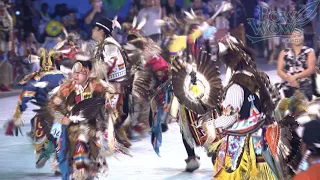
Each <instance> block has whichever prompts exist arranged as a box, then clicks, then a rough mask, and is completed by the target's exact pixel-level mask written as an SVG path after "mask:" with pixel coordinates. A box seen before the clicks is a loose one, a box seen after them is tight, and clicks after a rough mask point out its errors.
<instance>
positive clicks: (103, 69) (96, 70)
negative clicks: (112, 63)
mask: <svg viewBox="0 0 320 180" xmlns="http://www.w3.org/2000/svg"><path fill="white" fill-rule="evenodd" d="M107 74H108V69H107V66H106V65H105V62H103V61H99V60H95V62H94V63H93V64H92V75H93V76H96V77H98V78H100V79H108V77H107Z"/></svg>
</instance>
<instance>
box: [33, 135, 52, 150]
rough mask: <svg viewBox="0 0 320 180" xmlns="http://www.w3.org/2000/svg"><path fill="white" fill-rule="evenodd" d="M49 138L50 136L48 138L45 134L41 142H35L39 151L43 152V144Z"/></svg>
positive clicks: (35, 146)
mask: <svg viewBox="0 0 320 180" xmlns="http://www.w3.org/2000/svg"><path fill="white" fill-rule="evenodd" d="M47 140H48V138H47V136H45V137H44V138H43V139H42V141H41V142H39V143H36V142H33V146H34V149H35V150H36V152H37V153H40V152H41V150H42V148H43V145H44V144H45V143H46V142H47Z"/></svg>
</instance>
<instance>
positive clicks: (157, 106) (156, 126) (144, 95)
mask: <svg viewBox="0 0 320 180" xmlns="http://www.w3.org/2000/svg"><path fill="white" fill-rule="evenodd" d="M145 22H146V19H145V18H143V19H142V20H141V22H140V23H139V24H137V18H136V17H135V18H134V20H133V23H132V24H125V25H124V26H126V28H127V30H128V32H127V34H128V36H127V45H126V46H125V48H126V47H127V48H128V51H131V52H132V53H130V52H129V53H128V55H129V58H131V60H130V61H131V62H136V64H134V67H132V68H131V74H132V76H133V82H132V83H133V85H132V95H133V100H134V101H135V102H134V103H138V104H140V105H141V106H142V107H146V106H145V104H147V107H148V105H149V107H150V104H151V106H152V108H151V109H152V110H151V111H152V112H150V114H151V116H152V117H151V118H150V120H149V121H150V126H151V127H152V133H151V138H152V139H151V143H152V145H153V147H154V150H155V152H156V153H157V154H159V147H160V145H161V143H162V132H164V131H167V129H168V125H167V119H168V111H169V105H170V102H171V99H172V92H171V86H170V83H169V81H168V79H169V64H168V63H167V62H166V61H165V60H164V59H163V58H162V57H161V55H160V52H161V49H160V47H158V46H157V45H156V43H155V42H153V41H152V40H151V39H149V38H145V37H143V36H141V34H140V32H139V31H140V29H141V28H142V27H143V25H144V23H145ZM130 47H131V49H130ZM129 49H130V50H129ZM135 58H136V59H135ZM152 91H154V92H152ZM150 100H151V101H150ZM150 102H151V103H150ZM146 113H148V109H147V110H146V111H141V112H139V115H138V118H139V119H138V120H137V121H138V122H137V125H138V126H140V128H144V129H146V126H145V125H146V124H147V123H148V122H146V120H147V119H148V114H146ZM146 115H147V116H146ZM140 116H143V118H144V119H142V118H140ZM134 121H135V120H134Z"/></svg>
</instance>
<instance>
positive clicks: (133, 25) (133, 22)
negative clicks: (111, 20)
mask: <svg viewBox="0 0 320 180" xmlns="http://www.w3.org/2000/svg"><path fill="white" fill-rule="evenodd" d="M137 22H138V20H137V17H136V16H135V17H134V18H133V21H132V27H133V28H136V26H137Z"/></svg>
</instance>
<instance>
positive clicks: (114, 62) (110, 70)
mask: <svg viewBox="0 0 320 180" xmlns="http://www.w3.org/2000/svg"><path fill="white" fill-rule="evenodd" d="M117 60H118V58H114V60H113V63H112V65H111V67H110V68H109V71H108V76H110V74H111V73H112V72H113V69H114V67H115V66H116V62H117Z"/></svg>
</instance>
